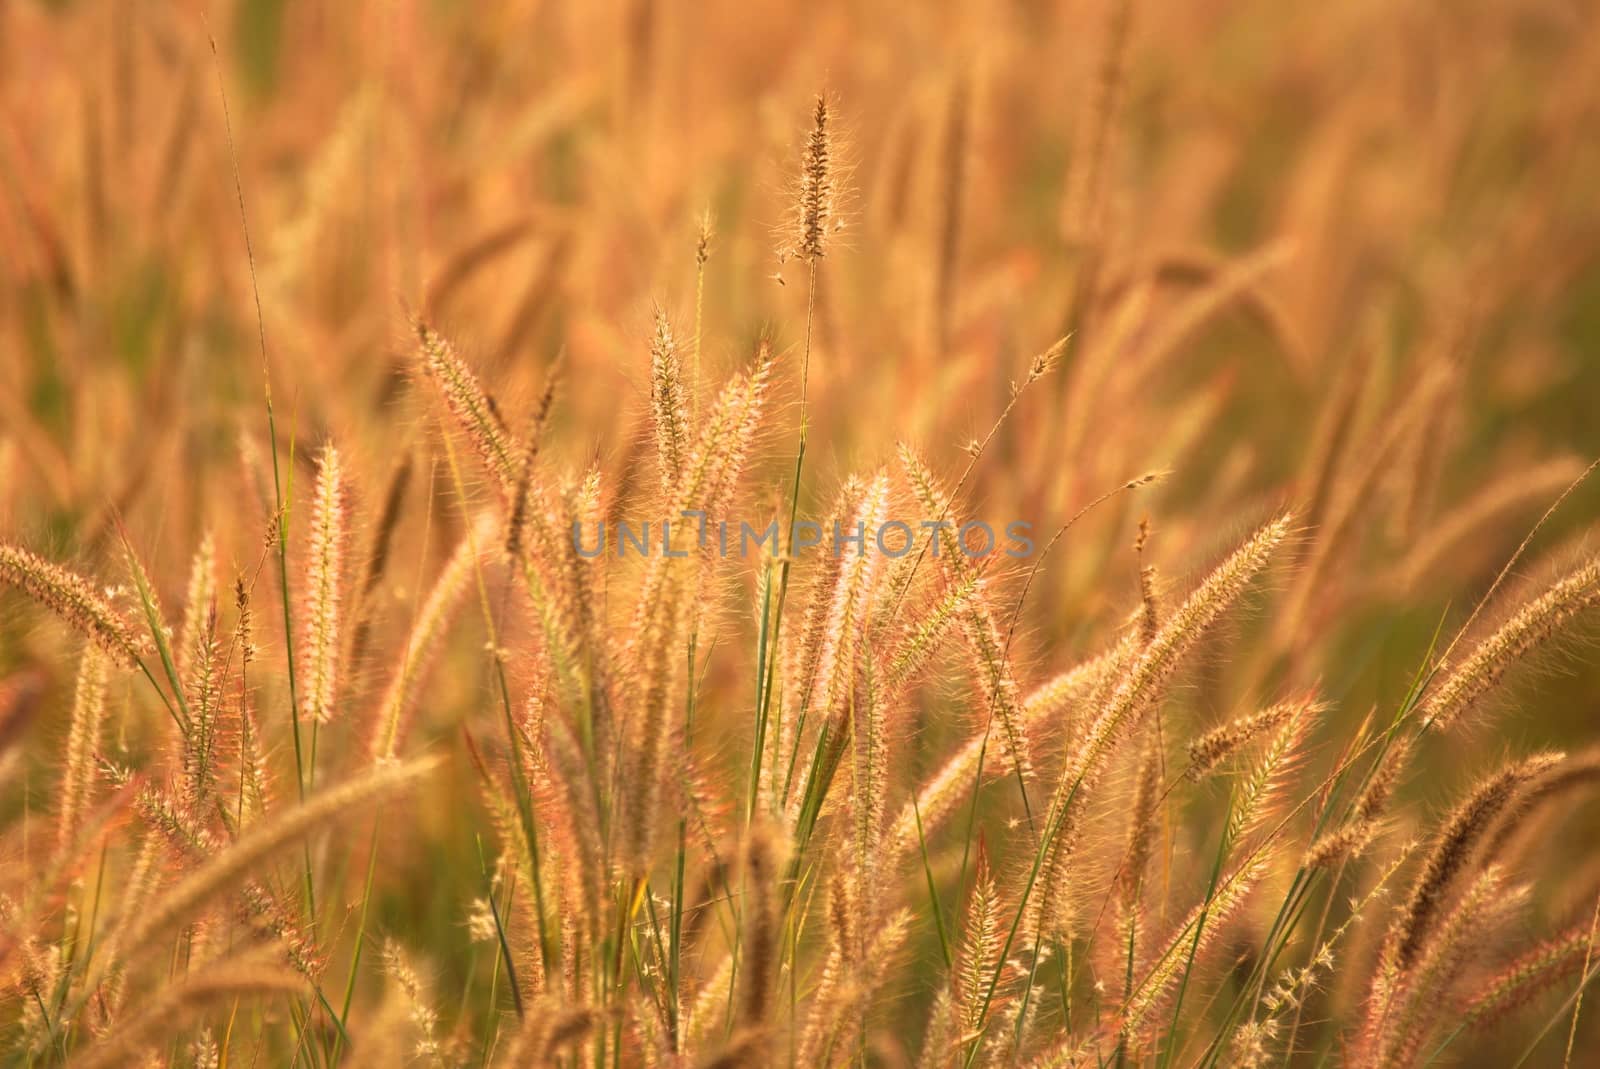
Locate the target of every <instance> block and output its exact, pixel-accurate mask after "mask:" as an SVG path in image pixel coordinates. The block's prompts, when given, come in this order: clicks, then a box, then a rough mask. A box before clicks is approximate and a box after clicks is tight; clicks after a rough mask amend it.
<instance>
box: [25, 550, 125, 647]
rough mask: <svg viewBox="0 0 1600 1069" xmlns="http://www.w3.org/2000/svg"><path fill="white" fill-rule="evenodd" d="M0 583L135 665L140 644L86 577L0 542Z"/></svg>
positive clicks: (123, 620) (109, 602) (108, 599)
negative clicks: (12, 587) (35, 602)
mask: <svg viewBox="0 0 1600 1069" xmlns="http://www.w3.org/2000/svg"><path fill="white" fill-rule="evenodd" d="M0 582H5V583H9V584H11V585H12V586H15V587H18V588H20V589H21V590H22V591H23V592H24V593H26V594H27V595H28V596H29V597H31V598H33V600H35V601H37V602H38V603H39V604H41V605H43V606H44V607H45V608H47V609H49V610H50V611H51V612H53V613H55V614H56V615H57V616H59V617H61V619H62V620H64V621H66V623H67V624H68V625H69V626H71V627H72V628H74V629H75V630H77V631H78V633H80V634H82V635H84V636H85V637H87V638H89V639H92V640H93V641H94V643H95V644H96V645H98V646H99V647H100V648H101V649H102V650H104V651H105V652H106V653H108V654H110V655H111V657H112V659H113V660H115V661H117V662H119V663H120V664H123V665H125V666H126V667H129V668H134V667H137V666H138V663H139V655H140V653H142V652H143V648H144V645H143V643H142V642H141V641H140V640H139V639H138V638H136V637H135V632H134V630H133V629H132V628H131V627H130V626H129V625H128V622H127V620H126V619H124V618H123V616H122V613H121V612H119V611H118V610H117V608H116V606H115V605H113V604H112V602H111V599H110V598H108V597H106V596H105V595H104V594H102V593H100V592H99V591H97V590H95V588H94V586H93V585H91V584H90V583H89V581H88V580H87V579H84V578H83V577H82V576H80V575H77V574H75V573H73V572H69V571H67V570H66V569H65V568H62V567H59V566H57V565H54V564H51V563H49V562H48V561H46V560H44V559H42V558H40V557H39V556H37V555H35V554H33V553H30V552H28V551H27V550H25V549H23V548H21V547H20V546H13V545H9V544H6V543H0Z"/></svg>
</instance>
